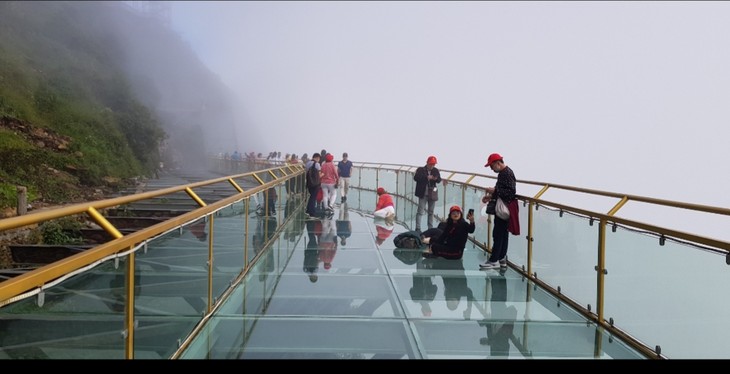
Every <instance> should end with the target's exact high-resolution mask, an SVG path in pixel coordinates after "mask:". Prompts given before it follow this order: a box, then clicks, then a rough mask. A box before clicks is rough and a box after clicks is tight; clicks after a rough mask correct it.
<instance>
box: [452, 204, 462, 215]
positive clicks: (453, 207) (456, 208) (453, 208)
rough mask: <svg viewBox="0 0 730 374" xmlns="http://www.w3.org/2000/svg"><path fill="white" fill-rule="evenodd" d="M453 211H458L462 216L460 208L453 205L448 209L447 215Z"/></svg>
mask: <svg viewBox="0 0 730 374" xmlns="http://www.w3.org/2000/svg"><path fill="white" fill-rule="evenodd" d="M455 210H458V211H459V213H462V214H463V213H464V212H463V211H462V210H461V207H460V206H458V205H454V206H452V207H451V208H449V214H451V212H453V211H455Z"/></svg>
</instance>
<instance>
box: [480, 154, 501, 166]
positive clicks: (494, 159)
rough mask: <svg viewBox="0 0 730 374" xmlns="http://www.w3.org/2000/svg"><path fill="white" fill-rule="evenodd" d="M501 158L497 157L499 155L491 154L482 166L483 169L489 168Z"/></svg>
mask: <svg viewBox="0 0 730 374" xmlns="http://www.w3.org/2000/svg"><path fill="white" fill-rule="evenodd" d="M501 160H502V156H500V155H499V153H492V154H491V155H489V158H487V163H486V164H484V167H485V168H486V167H490V166H492V164H493V163H494V162H495V161H501Z"/></svg>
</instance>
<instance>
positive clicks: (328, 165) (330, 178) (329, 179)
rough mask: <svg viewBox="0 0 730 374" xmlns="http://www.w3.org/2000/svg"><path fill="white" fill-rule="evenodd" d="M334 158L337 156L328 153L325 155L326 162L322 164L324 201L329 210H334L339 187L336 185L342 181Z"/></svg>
mask: <svg viewBox="0 0 730 374" xmlns="http://www.w3.org/2000/svg"><path fill="white" fill-rule="evenodd" d="M334 159H335V156H334V155H333V154H331V153H328V154H327V156H325V157H324V160H325V162H324V164H322V202H323V204H324V208H325V209H326V210H329V211H334V207H335V201H336V200H337V188H335V186H336V185H337V183H339V181H340V175H339V173H338V172H337V166H335V163H334V162H333V161H334Z"/></svg>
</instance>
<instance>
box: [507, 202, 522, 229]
mask: <svg viewBox="0 0 730 374" xmlns="http://www.w3.org/2000/svg"><path fill="white" fill-rule="evenodd" d="M507 208H508V209H509V222H508V223H507V231H509V232H510V233H512V235H520V206H519V203H518V202H517V199H512V201H510V202H509V204H507Z"/></svg>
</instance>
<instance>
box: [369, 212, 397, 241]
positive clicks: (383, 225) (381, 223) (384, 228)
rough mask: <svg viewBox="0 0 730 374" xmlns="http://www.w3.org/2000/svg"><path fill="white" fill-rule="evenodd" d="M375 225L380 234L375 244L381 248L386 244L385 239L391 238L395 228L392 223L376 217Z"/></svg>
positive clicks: (374, 219)
mask: <svg viewBox="0 0 730 374" xmlns="http://www.w3.org/2000/svg"><path fill="white" fill-rule="evenodd" d="M373 223H375V230H376V231H377V233H378V235H377V236H376V237H375V243H376V244H377V245H378V246H380V245H382V244H383V243H384V242H385V239H388V238H389V237H390V234H392V233H393V229H394V228H395V226H394V225H393V223H392V222H390V221H388V220H386V219H384V218H380V217H374V218H373Z"/></svg>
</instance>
